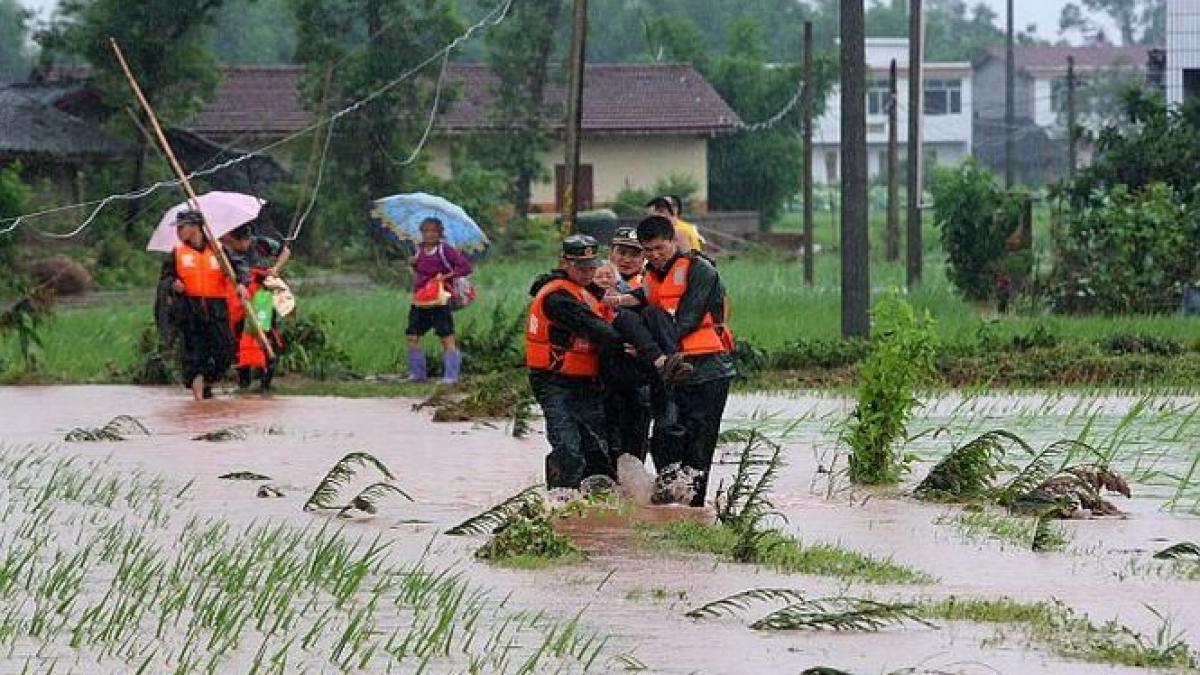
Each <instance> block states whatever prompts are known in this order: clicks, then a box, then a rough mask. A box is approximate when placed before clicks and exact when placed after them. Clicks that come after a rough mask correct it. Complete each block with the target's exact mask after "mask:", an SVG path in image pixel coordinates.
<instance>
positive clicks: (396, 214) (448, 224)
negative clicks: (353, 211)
mask: <svg viewBox="0 0 1200 675" xmlns="http://www.w3.org/2000/svg"><path fill="white" fill-rule="evenodd" d="M371 218H372V219H374V221H375V222H376V223H377V224H378V225H379V227H381V228H382V229H383V232H384V234H386V235H387V236H388V238H390V239H392V240H393V241H395V242H396V243H398V244H400V245H401V246H404V247H405V248H407V249H408V250H410V251H413V250H415V247H416V245H417V243H418V242H420V241H421V221H423V220H425V219H426V218H437V219H438V220H440V221H442V225H443V226H444V229H445V240H446V243H448V244H450V245H451V246H453V247H454V248H456V249H458V250H460V251H462V252H463V253H466V254H467V255H469V256H471V257H475V258H477V257H479V256H482V255H483V254H484V253H485V252H486V251H487V247H488V246H489V245H490V244H491V242H490V241H488V238H487V235H486V234H484V233H483V230H481V229H480V228H479V225H477V224H475V221H474V220H472V218H471V216H469V215H467V212H466V211H464V210H462V208H461V207H460V206H458V205H457V204H454V203H452V202H449V201H447V200H445V199H443V198H441V197H438V196H436V195H431V194H426V193H424V192H414V193H412V194H404V195H392V196H391V197H384V198H383V199H377V200H375V208H374V209H373V210H372V211H371Z"/></svg>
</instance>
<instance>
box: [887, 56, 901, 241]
mask: <svg viewBox="0 0 1200 675" xmlns="http://www.w3.org/2000/svg"><path fill="white" fill-rule="evenodd" d="M896 90H897V87H896V59H892V67H891V69H890V70H889V71H888V98H887V113H888V140H887V143H888V145H887V172H888V175H887V179H888V192H887V228H886V229H885V230H884V235H885V237H884V238H885V240H886V241H885V246H884V248H885V249H886V252H885V254H886V257H887V261H888V262H896V261H897V260H899V259H900V175H899V173H898V172H897V169H899V167H900V157H899V155H900V149H899V145H900V143H899V139H898V136H899V131H898V130H897V128H896V127H898V126H899V125H900V120H899V112H898V110H897V109H898V108H899V106H898V105H897V103H898V102H899V101H897V91H896Z"/></svg>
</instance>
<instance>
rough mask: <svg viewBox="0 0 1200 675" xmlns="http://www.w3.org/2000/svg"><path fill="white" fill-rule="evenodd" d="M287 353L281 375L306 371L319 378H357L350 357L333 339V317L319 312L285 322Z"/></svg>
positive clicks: (284, 334) (281, 360) (280, 364)
mask: <svg viewBox="0 0 1200 675" xmlns="http://www.w3.org/2000/svg"><path fill="white" fill-rule="evenodd" d="M281 328H282V332H283V342H284V349H283V354H281V355H280V357H279V368H280V371H281V372H280V374H284V373H302V374H304V375H307V376H308V377H311V378H313V379H316V380H331V379H340V378H348V377H353V376H354V375H355V373H354V367H353V366H352V365H351V363H350V356H349V355H347V354H346V352H344V351H342V350H341V349H340V348H338V347H337V346H335V345H334V344H332V342H331V341H330V339H329V320H328V319H326V318H325V317H324V316H323V315H321V314H318V313H313V314H309V315H308V317H307V318H305V317H300V316H294V317H289V318H288V319H287V320H285V321H283V322H282V326H281Z"/></svg>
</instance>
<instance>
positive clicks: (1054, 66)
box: [976, 44, 1159, 75]
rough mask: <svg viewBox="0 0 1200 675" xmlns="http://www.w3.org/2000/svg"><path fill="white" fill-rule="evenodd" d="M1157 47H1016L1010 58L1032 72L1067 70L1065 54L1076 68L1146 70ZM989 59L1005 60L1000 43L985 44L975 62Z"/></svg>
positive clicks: (1050, 72) (980, 62)
mask: <svg viewBox="0 0 1200 675" xmlns="http://www.w3.org/2000/svg"><path fill="white" fill-rule="evenodd" d="M1153 49H1159V47H1154V46H1151V45H1133V46H1128V47H1126V46H1117V45H1107V44H1106V45H1090V46H1086V47H1041V46H1038V47H1034V46H1029V47H1016V48H1014V49H1013V59H1014V61H1015V65H1016V67H1017V70H1018V71H1025V72H1027V73H1029V74H1031V75H1055V74H1060V73H1061V74H1066V72H1067V57H1068V56H1073V57H1075V70H1076V71H1078V72H1087V71H1097V70H1108V69H1111V68H1122V67H1123V68H1136V69H1138V70H1145V69H1146V66H1147V63H1148V62H1149V60H1150V51H1151V50H1153ZM989 60H997V61H999V62H1000V63H1004V60H1005V54H1004V48H1003V47H988V48H987V49H986V50H985V51H984V53H983V56H981V57H980V58H979V59H978V61H976V64H977V65H982V64H983V63H984V62H986V61H989Z"/></svg>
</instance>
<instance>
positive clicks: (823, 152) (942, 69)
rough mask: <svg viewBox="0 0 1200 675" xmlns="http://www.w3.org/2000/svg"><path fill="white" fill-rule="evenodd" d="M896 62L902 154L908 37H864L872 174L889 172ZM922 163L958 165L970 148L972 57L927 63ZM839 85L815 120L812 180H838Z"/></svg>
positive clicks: (904, 148) (903, 151) (905, 133)
mask: <svg viewBox="0 0 1200 675" xmlns="http://www.w3.org/2000/svg"><path fill="white" fill-rule="evenodd" d="M893 59H895V60H896V67H897V76H896V79H897V85H896V89H897V99H898V100H897V115H898V118H899V119H898V124H899V129H898V130H897V138H898V140H899V145H900V157H901V158H902V159H903V158H904V157H905V156H906V155H907V148H908V73H909V69H908V39H907V38H867V41H866V60H867V72H868V80H867V170H868V172H869V175H870V176H871V177H872V178H875V177H878V176H881V175H886V174H887V140H888V124H887V123H888V106H887V103H888V76H889V69H890V66H891V62H892V60H893ZM922 73H923V75H924V78H925V104H924V108H925V115H924V133H923V135H924V153H925V165H926V166H934V165H946V166H957V165H958V164H960V163H962V161H963V160H964V159H966V158H967V156H969V155H970V154H971V134H972V128H971V115H972V103H971V101H972V88H971V64H970V63H936V62H935V63H926V64H925V65H924V67H923V68H922ZM841 136H842V121H841V91H840V89H839V88H838V87H836V86H835V87H834V88H833V89H832V90H831V91H830V93H829V97H828V99H827V100H826V101H825V114H824V115H822V116H821V117H820V118H819V119H818V120H817V121H816V122H815V123H814V125H813V158H812V160H813V182H814V183H817V184H828V183H836V182H838V181H839V180H841Z"/></svg>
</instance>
